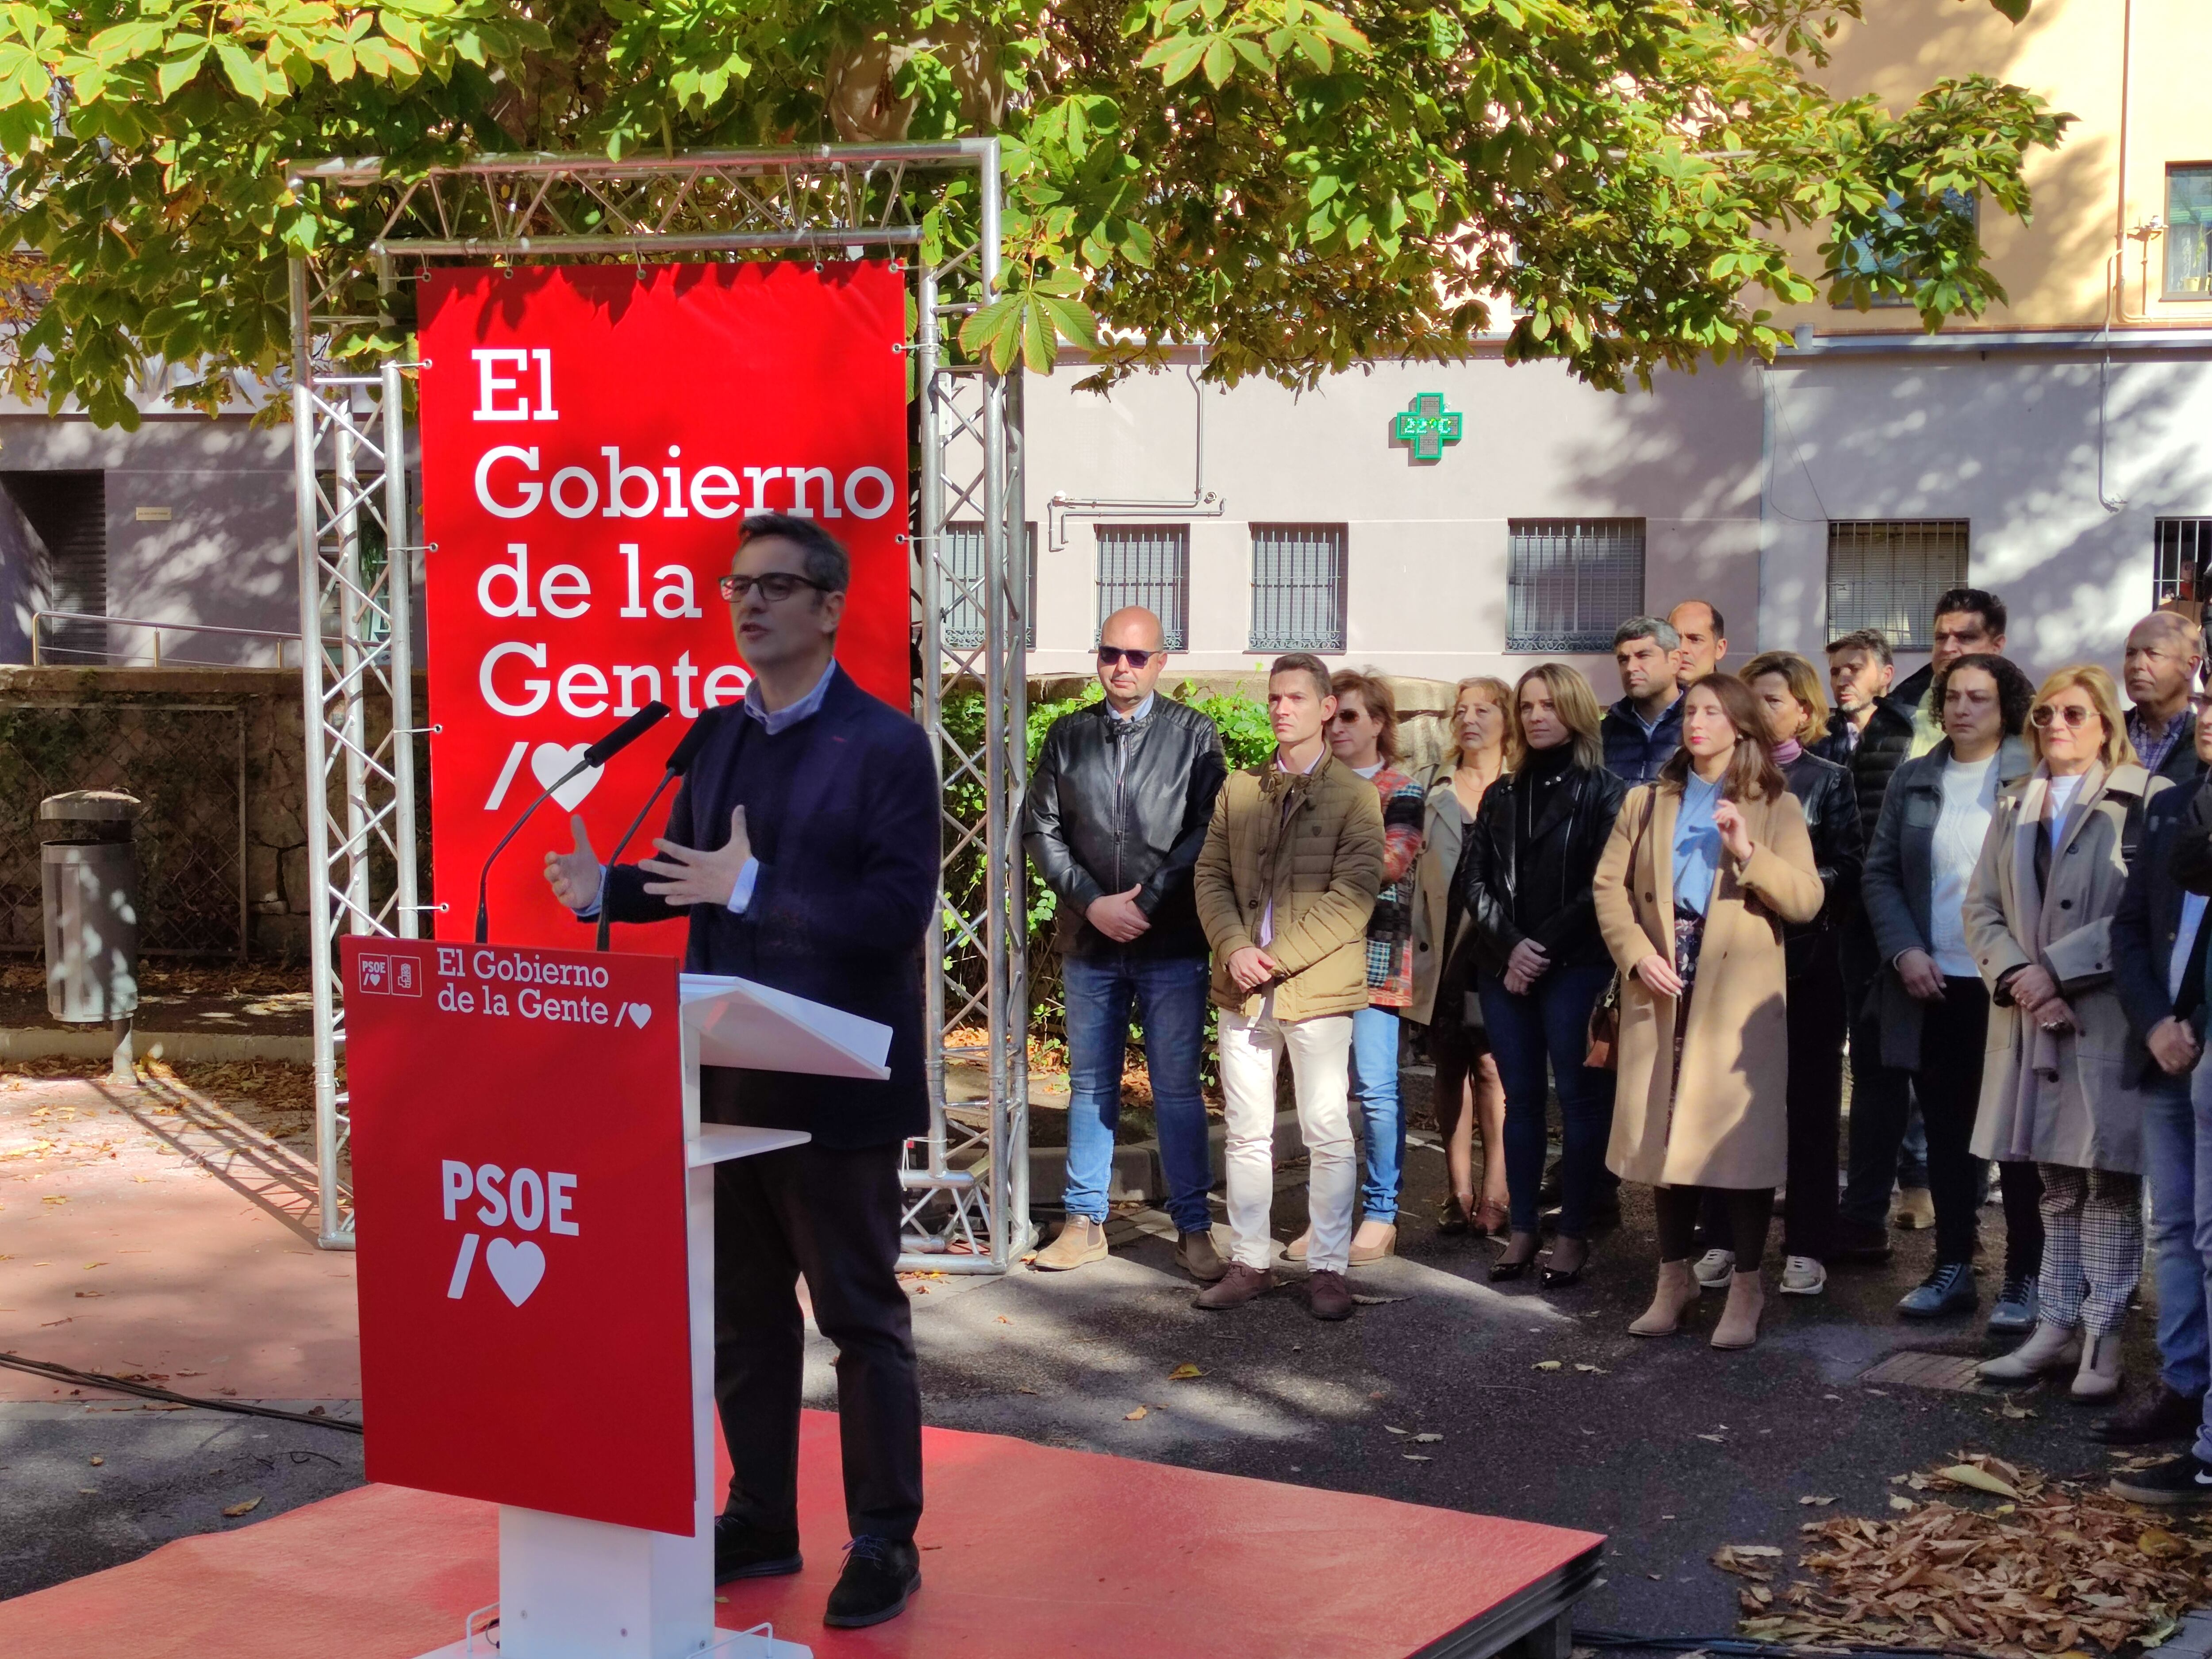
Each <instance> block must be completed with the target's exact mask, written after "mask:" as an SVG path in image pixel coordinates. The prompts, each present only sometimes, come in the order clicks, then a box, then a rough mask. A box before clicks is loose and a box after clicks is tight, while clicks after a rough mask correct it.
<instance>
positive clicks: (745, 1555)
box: [714, 1515, 802, 1584]
mask: <svg viewBox="0 0 2212 1659" xmlns="http://www.w3.org/2000/svg"><path fill="white" fill-rule="evenodd" d="M800 1565H802V1564H801V1563H800V1561H799V1529H798V1528H795V1527H793V1528H781V1527H756V1526H754V1525H752V1524H751V1523H750V1522H745V1521H741V1520H739V1519H738V1517H737V1516H734V1515H718V1516H715V1517H714V1582H715V1583H718V1584H726V1583H729V1582H730V1581H731V1580H732V1579H733V1578H781V1577H783V1576H784V1575H785V1574H787V1573H793V1572H797V1571H799V1567H800Z"/></svg>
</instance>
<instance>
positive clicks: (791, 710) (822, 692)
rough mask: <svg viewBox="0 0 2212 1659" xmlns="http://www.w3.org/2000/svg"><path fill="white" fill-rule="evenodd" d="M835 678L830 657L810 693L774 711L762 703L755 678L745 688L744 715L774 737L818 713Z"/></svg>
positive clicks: (835, 671) (833, 658) (835, 664)
mask: <svg viewBox="0 0 2212 1659" xmlns="http://www.w3.org/2000/svg"><path fill="white" fill-rule="evenodd" d="M836 677H837V659H836V658H835V657H832V658H830V659H829V666H828V667H827V668H825V669H823V671H822V678H820V679H818V680H817V681H815V683H814V689H813V690H811V691H809V692H808V693H807V694H806V695H805V696H803V697H801V698H800V699H799V701H798V702H794V703H787V704H786V705H785V706H784V707H783V708H774V709H772V708H769V706H768V705H767V704H766V703H765V702H763V701H762V698H761V689H760V680H759V679H758V678H757V677H756V678H754V680H753V682H752V683H751V684H750V685H748V686H746V687H745V713H746V714H750V716H751V717H752V718H753V719H755V720H758V721H759V722H760V723H761V724H762V725H763V726H766V727H767V728H768V734H769V736H770V737H774V736H775V734H776V733H777V732H781V731H783V730H784V729H785V728H787V727H788V726H796V725H798V724H799V721H801V720H805V719H807V718H809V717H810V716H811V715H813V714H817V713H819V712H820V711H821V708H822V699H823V698H824V697H825V696H829V682H830V681H831V680H833V679H835V678H836Z"/></svg>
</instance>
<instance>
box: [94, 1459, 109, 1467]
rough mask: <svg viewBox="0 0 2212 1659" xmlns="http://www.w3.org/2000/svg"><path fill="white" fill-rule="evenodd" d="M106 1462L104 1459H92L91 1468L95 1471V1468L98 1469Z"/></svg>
mask: <svg viewBox="0 0 2212 1659" xmlns="http://www.w3.org/2000/svg"><path fill="white" fill-rule="evenodd" d="M105 1462H107V1460H106V1458H104V1457H95V1458H94V1459H93V1460H92V1467H93V1468H95V1469H96V1468H99V1467H100V1465H101V1464H103V1463H105Z"/></svg>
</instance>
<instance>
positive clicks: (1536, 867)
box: [1451, 766, 1628, 975]
mask: <svg viewBox="0 0 2212 1659" xmlns="http://www.w3.org/2000/svg"><path fill="white" fill-rule="evenodd" d="M1526 787H1528V783H1527V780H1526V778H1525V777H1524V776H1521V775H1516V774H1513V773H1508V774H1507V775H1505V776H1504V777H1502V778H1500V779H1498V781H1497V782H1496V783H1493V784H1492V785H1491V786H1490V787H1489V789H1487V790H1486V792H1484V794H1483V797H1482V805H1481V807H1480V810H1479V811H1477V812H1476V813H1475V817H1474V823H1472V824H1470V825H1468V831H1467V841H1466V843H1465V845H1464V846H1463V847H1462V848H1461V851H1460V859H1459V870H1458V872H1457V873H1456V874H1455V876H1454V877H1453V879H1452V897H1451V908H1453V909H1454V910H1455V911H1457V912H1461V913H1463V914H1465V915H1468V917H1470V918H1471V919H1472V920H1473V921H1474V926H1473V927H1471V928H1469V929H1468V945H1467V947H1466V948H1468V949H1469V950H1472V951H1474V953H1475V954H1474V959H1473V964H1472V965H1473V966H1474V968H1475V969H1478V970H1479V971H1480V972H1482V973H1486V974H1492V975H1496V974H1502V973H1503V972H1504V970H1505V959H1506V958H1507V957H1510V955H1512V953H1513V947H1514V946H1515V945H1518V944H1519V943H1520V942H1521V941H1522V939H1534V940H1535V941H1536V943H1537V944H1539V945H1542V946H1543V947H1544V951H1545V954H1546V955H1547V956H1548V957H1550V958H1551V961H1552V965H1553V967H1555V968H1568V967H1582V966H1587V965H1589V964H1592V963H1601V962H1604V961H1606V960H1607V954H1606V948H1605V940H1604V939H1603V938H1602V936H1601V935H1600V933H1598V929H1597V902H1596V900H1595V896H1593V894H1592V893H1591V890H1590V880H1591V878H1592V877H1594V876H1595V874H1596V873H1597V861H1598V859H1599V856H1600V855H1601V854H1603V853H1604V851H1605V842H1606V837H1607V836H1610V835H1611V834H1612V833H1613V819H1614V818H1616V817H1619V816H1620V803H1621V802H1622V801H1623V800H1624V799H1626V797H1627V794H1628V786H1627V785H1626V784H1625V783H1623V782H1622V781H1620V779H1619V778H1617V777H1615V776H1614V775H1613V774H1612V773H1611V772H1608V771H1606V770H1604V769H1589V768H1585V767H1580V766H1577V767H1573V768H1571V769H1569V772H1568V774H1567V775H1566V776H1565V777H1564V778H1562V779H1561V780H1560V781H1559V783H1558V784H1557V785H1555V786H1554V787H1553V793H1552V794H1551V798H1550V799H1549V800H1548V801H1547V802H1546V803H1545V805H1544V808H1543V815H1542V816H1541V817H1539V818H1538V819H1537V821H1536V824H1535V836H1534V844H1533V845H1531V846H1523V845H1522V837H1521V819H1522V806H1521V800H1520V793H1521V791H1522V790H1523V789H1525V788H1526ZM1516 918H1518V920H1516ZM1524 921H1525V922H1526V923H1527V924H1528V925H1526V926H1523V925H1522V923H1523V922H1524Z"/></svg>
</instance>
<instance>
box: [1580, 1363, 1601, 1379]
mask: <svg viewBox="0 0 2212 1659" xmlns="http://www.w3.org/2000/svg"><path fill="white" fill-rule="evenodd" d="M1575 1369H1576V1370H1578V1371H1595V1373H1596V1374H1597V1375H1598V1376H1605V1375H1606V1374H1607V1372H1606V1369H1605V1367H1604V1366H1602V1365H1584V1364H1579V1363H1577V1364H1576V1366H1575Z"/></svg>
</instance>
